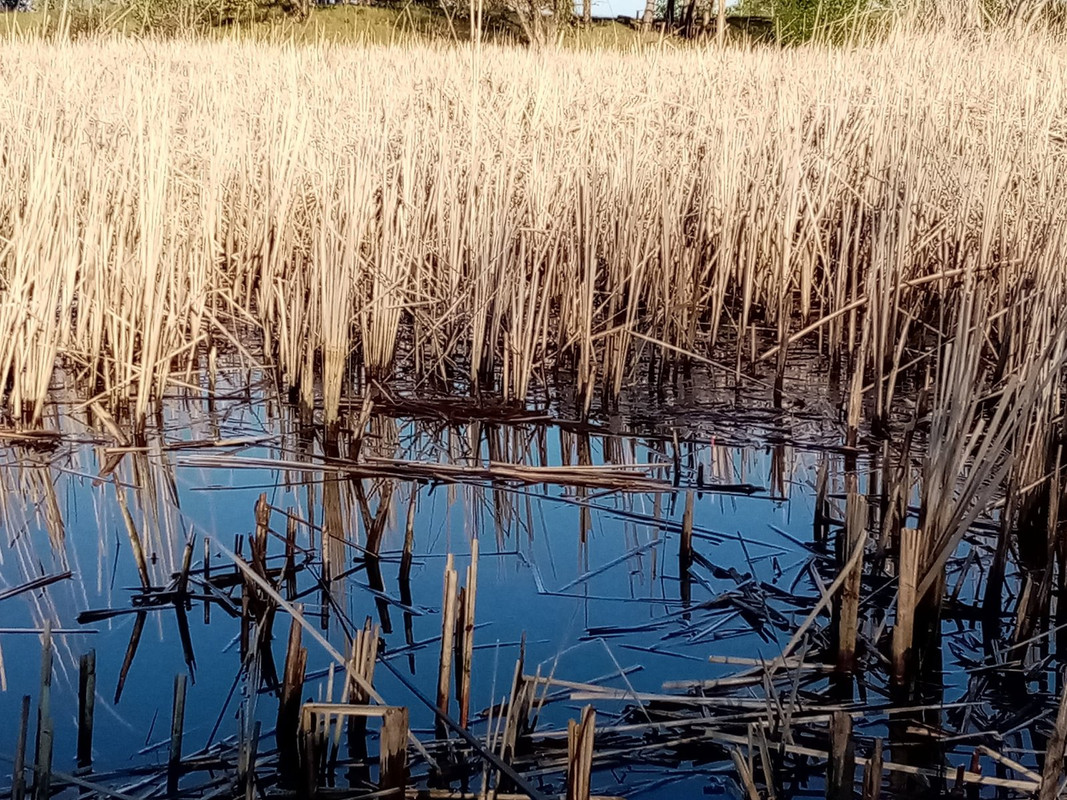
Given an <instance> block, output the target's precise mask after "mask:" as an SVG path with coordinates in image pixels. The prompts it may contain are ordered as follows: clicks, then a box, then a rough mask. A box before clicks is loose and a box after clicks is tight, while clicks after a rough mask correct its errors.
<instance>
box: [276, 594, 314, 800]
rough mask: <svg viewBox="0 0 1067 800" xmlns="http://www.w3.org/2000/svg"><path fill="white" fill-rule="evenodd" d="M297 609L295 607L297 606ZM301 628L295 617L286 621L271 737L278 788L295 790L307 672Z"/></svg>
mask: <svg viewBox="0 0 1067 800" xmlns="http://www.w3.org/2000/svg"><path fill="white" fill-rule="evenodd" d="M297 608H298V609H299V608H300V607H299V606H298V607H297ZM302 631H303V627H302V626H301V625H300V623H299V622H298V621H297V619H296V617H293V618H291V619H290V620H289V640H288V645H287V647H286V651H285V669H284V672H283V677H282V690H281V697H280V698H279V701H278V722H277V726H276V728H275V731H276V732H275V738H276V739H277V743H278V771H279V773H280V774H281V778H282V785H283V786H286V787H295V786H296V785H297V783H298V781H299V776H300V769H299V765H300V743H299V738H298V737H299V733H300V703H301V700H302V698H303V693H304V676H305V674H306V671H307V656H308V653H307V649H306V648H304V647H303V646H302V645H301V632H302Z"/></svg>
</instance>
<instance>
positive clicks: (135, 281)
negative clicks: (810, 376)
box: [0, 34, 1067, 421]
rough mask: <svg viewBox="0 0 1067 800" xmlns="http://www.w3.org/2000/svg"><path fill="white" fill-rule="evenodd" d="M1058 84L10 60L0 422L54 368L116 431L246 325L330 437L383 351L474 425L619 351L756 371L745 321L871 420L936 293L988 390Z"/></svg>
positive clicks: (1038, 61) (1, 69)
mask: <svg viewBox="0 0 1067 800" xmlns="http://www.w3.org/2000/svg"><path fill="white" fill-rule="evenodd" d="M1065 55H1067V46H1064V45H1063V44H1061V43H1057V42H1054V41H1051V40H1047V39H1042V38H1032V39H1026V40H1019V39H1012V38H1004V39H994V40H987V41H983V42H978V43H975V42H959V41H954V40H951V39H949V38H940V37H931V36H920V35H914V34H909V35H901V36H898V37H895V38H893V39H891V40H890V41H888V42H886V43H883V44H878V45H872V46H869V47H864V48H859V49H854V50H843V49H842V50H826V49H818V48H813V49H798V50H791V51H782V52H779V51H775V50H771V49H765V50H753V51H749V52H745V51H733V50H731V51H729V52H727V53H726V54H725V55H720V54H718V53H717V52H710V51H709V52H699V51H694V50H686V51H682V52H670V51H650V52H645V53H634V54H622V55H619V54H607V53H599V54H593V55H590V54H568V53H555V54H552V55H549V56H538V55H535V54H531V53H526V52H523V51H518V50H505V49H493V48H485V49H482V50H479V51H476V52H472V51H470V50H466V49H448V48H434V47H416V46H411V47H398V48H394V49H374V48H365V49H357V48H343V47H334V46H321V47H316V48H291V47H283V46H267V45H263V44H250V43H203V42H181V41H179V42H167V43H154V42H147V43H135V42H129V41H88V42H84V43H76V44H51V43H42V42H36V41H29V42H10V43H7V44H6V45H5V52H4V57H3V59H2V62H0V237H2V238H0V248H2V249H0V280H2V287H3V288H2V298H3V302H2V305H0V385H2V386H4V387H6V392H5V396H6V403H5V405H6V409H7V411H8V412H9V413H10V414H11V415H12V416H14V417H17V418H23V419H28V420H31V421H32V420H34V419H39V418H40V416H41V413H42V404H43V403H44V401H45V400H46V398H47V396H48V389H49V384H50V381H52V380H53V379H54V374H55V373H54V367H55V365H56V364H57V362H62V363H66V364H67V365H68V369H67V370H64V372H63V375H64V376H77V377H80V379H81V380H82V383H81V385H82V386H84V387H85V388H84V391H85V393H86V395H87V396H98V397H100V398H102V399H106V400H108V401H109V402H111V403H112V405H123V404H125V403H128V404H129V410H130V411H131V412H132V416H133V418H134V419H140V420H143V418H144V417H145V415H146V414H147V412H148V410H149V408H150V404H151V402H152V401H153V399H154V398H155V397H158V396H159V395H160V394H161V392H162V390H163V388H164V387H165V386H166V385H167V383H168V381H169V380H180V381H186V382H187V381H189V380H190V379H191V378H192V375H193V370H195V369H196V368H197V367H198V366H199V364H200V363H201V362H200V359H201V357H202V355H203V354H204V353H206V352H207V350H208V348H209V347H210V346H211V344H212V342H214V341H219V342H222V341H226V340H228V341H229V342H230V343H231V344H237V341H236V340H237V338H238V337H237V334H236V333H235V331H236V330H237V328H238V326H239V325H240V324H241V323H244V322H251V323H254V324H255V325H257V326H260V327H261V328H262V330H263V336H264V341H265V344H266V347H265V348H264V349H265V352H266V353H267V355H268V356H269V357H270V358H271V359H272V360H273V361H274V363H275V364H276V366H277V367H278V369H279V371H280V377H281V378H282V379H283V380H284V381H285V383H286V384H288V385H290V386H293V387H299V389H300V391H301V394H302V397H303V399H304V400H305V401H307V402H308V403H309V404H310V403H311V402H312V401H313V400H314V398H315V397H316V394H317V393H319V392H321V396H322V398H323V400H324V403H325V407H326V411H327V416H329V417H332V416H335V415H336V412H337V409H338V405H339V403H340V398H341V396H342V394H343V385H344V381H345V380H346V378H347V377H349V376H350V372H349V368H350V365H351V364H359V365H361V366H362V367H364V368H365V369H366V370H367V371H368V373H369V374H372V375H376V376H386V375H388V373H389V370H391V369H393V368H394V367H395V361H396V358H397V355H398V342H403V343H404V357H405V358H406V359H408V360H409V363H408V364H407V367H408V369H409V371H411V372H413V373H414V374H416V375H418V376H422V377H425V376H430V375H445V374H448V373H449V371H450V370H453V371H454V370H455V369H456V368H457V367H458V369H459V370H461V371H465V372H467V373H468V374H469V376H470V378H471V380H472V381H474V382H476V383H479V385H480V386H482V387H483V388H486V389H490V390H494V391H497V392H499V393H500V394H502V395H503V396H504V397H505V398H524V397H526V396H527V394H528V392H529V391H530V390H531V387H533V386H535V385H536V384H537V382H538V381H540V380H541V379H542V377H543V374H544V370H545V369H546V367H550V366H551V365H553V364H555V363H558V360H559V359H560V357H561V356H563V357H566V359H567V363H568V364H573V367H574V369H575V374H576V378H577V382H578V385H579V387H580V389H581V391H582V392H583V393H584V397H585V400H586V403H587V404H588V401H589V398H590V397H591V396H592V393H593V391H594V387H596V386H597V385H602V386H603V387H604V388H605V389H607V390H608V391H609V393H610V392H611V391H616V392H617V391H618V390H619V388H620V387H621V386H622V385H623V384H624V383H625V382H626V381H627V379H628V378H629V377H630V374H631V370H632V369H633V366H634V364H635V363H636V358H635V356H636V355H637V354H638V351H644V352H646V353H647V352H648V351H650V350H656V351H658V352H659V353H661V354H663V355H667V356H670V355H672V354H675V353H677V352H678V351H679V350H683V351H693V352H698V353H706V352H707V349H708V347H709V345H711V344H713V343H714V342H715V340H717V339H720V338H722V337H723V336H724V335H726V334H729V336H730V337H731V338H732V339H733V338H736V340H737V341H740V342H743V343H745V344H744V346H743V347H742V346H739V347H738V363H739V364H740V363H741V361H742V360H743V359H742V356H744V360H748V359H751V358H752V357H754V356H755V357H758V356H759V355H760V353H758V352H756V350H755V345H754V344H752V342H754V341H755V338H754V337H750V335H749V334H750V333H751V332H752V331H753V326H754V325H755V324H756V323H759V324H761V325H769V326H771V327H772V329H774V330H776V331H777V334H776V336H777V340H778V341H779V342H789V341H790V337H792V338H794V339H795V338H796V336H797V334H798V332H803V331H804V330H810V331H811V332H810V333H809V334H808V336H810V337H811V338H813V339H815V338H816V337H817V338H818V342H819V346H820V347H821V348H822V349H823V350H825V351H827V352H829V353H831V354H833V355H841V354H847V355H851V356H853V358H854V361H853V363H857V364H859V365H860V366H862V367H864V369H861V370H859V371H857V375H859V376H860V378H863V377H864V376H866V378H867V379H868V381H869V383H868V385H867V387H866V390H864V387H863V386H862V385H859V384H861V383H862V381H860V380H857V381H855V382H854V383H856V384H857V386H856V387H855V390H854V398H855V401H854V403H853V413H852V415H851V418H852V421H855V420H856V419H858V417H859V409H860V407H861V406H862V405H863V400H864V399H865V395H864V394H863V392H864V391H866V392H867V395H866V396H867V397H869V398H870V399H873V401H874V408H875V411H874V413H875V415H876V416H877V415H879V414H884V413H886V411H887V409H888V408H889V405H890V403H891V401H892V396H893V392H894V383H895V380H896V375H897V367H900V366H902V365H906V364H908V363H910V362H911V361H913V360H915V359H919V360H920V361H921V359H922V356H923V349H922V347H921V346H920V345H919V344H917V343H918V342H920V341H925V342H928V341H929V335H930V334H931V333H933V334H935V337H936V338H938V339H939V338H940V337H941V336H951V335H952V333H953V325H954V323H955V320H956V319H957V318H958V317H959V313H958V309H957V307H958V304H959V302H960V298H961V297H966V296H972V295H974V296H977V297H978V298H979V300H978V302H977V306H978V308H977V309H976V310H975V311H974V314H973V315H972V316H973V317H976V318H977V319H979V320H980V322H979V325H980V326H981V331H982V336H981V337H976V338H983V337H984V338H985V339H987V340H989V341H991V343H992V344H994V346H996V345H997V344H998V343H999V342H1000V340H1001V337H1000V332H1003V331H1007V330H1009V329H1010V330H1013V331H1014V332H1015V334H1016V335H1014V336H1013V338H1012V341H1013V344H1012V346H1011V348H1010V351H1011V352H1010V353H1009V354H1008V363H1009V366H1010V367H1012V368H1015V367H1018V366H1019V365H1020V364H1021V361H1020V359H1022V360H1025V357H1026V356H1025V353H1026V352H1033V348H1032V347H1029V345H1027V344H1026V343H1027V340H1028V339H1029V340H1030V342H1031V343H1033V342H1038V343H1040V342H1041V341H1044V340H1045V339H1046V338H1047V336H1048V333H1049V331H1050V330H1051V328H1050V327H1049V326H1052V327H1056V326H1058V325H1059V322H1058V320H1057V315H1058V308H1059V306H1060V305H1061V303H1060V301H1059V298H1060V297H1061V296H1062V292H1063V284H1064V275H1065V273H1064V271H1063V268H1062V265H1063V264H1064V263H1067V241H1065V239H1064V233H1065V231H1067V226H1065V225H1064V222H1065V219H1064V217H1065V215H1067V144H1065V137H1067V93H1065V89H1064V75H1065V70H1064V56H1065ZM961 286H963V287H964V291H960V287H961ZM997 314H999V316H996V315H997ZM990 315H994V316H990ZM820 321H821V324H820ZM1035 323H1036V324H1035ZM994 329H995V330H994ZM924 337H925V338H924ZM750 348H751V350H750ZM742 350H745V352H744V353H743V354H742V352H741V351H742ZM783 353H784V349H783ZM763 355H764V356H770V355H771V354H770V353H764V354H763ZM1009 373H1010V370H1009ZM872 378H873V381H872V380H871V379H872Z"/></svg>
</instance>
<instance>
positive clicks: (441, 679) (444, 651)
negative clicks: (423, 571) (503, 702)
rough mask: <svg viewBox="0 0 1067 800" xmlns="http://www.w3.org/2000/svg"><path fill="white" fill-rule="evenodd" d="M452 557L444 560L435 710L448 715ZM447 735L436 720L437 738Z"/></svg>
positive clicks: (453, 620)
mask: <svg viewBox="0 0 1067 800" xmlns="http://www.w3.org/2000/svg"><path fill="white" fill-rule="evenodd" d="M453 563H454V561H453V557H452V554H451V553H449V554H448V557H447V559H446V560H445V576H444V591H443V596H442V602H441V658H440V661H439V667H438V670H437V708H438V709H439V710H440V711H441V713H442V714H445V715H447V714H448V705H449V703H448V700H449V698H450V697H451V691H450V684H451V681H452V654H453V652H454V650H455V639H456V600H457V597H456V582H457V580H458V577H457V575H456V570H455V568H454V567H453ZM447 735H448V729H447V728H446V727H445V725H444V722H443V721H441V719H440V718H439V719H438V720H437V737H438V738H439V739H443V738H444V737H445V736H447Z"/></svg>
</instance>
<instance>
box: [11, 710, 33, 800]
mask: <svg viewBox="0 0 1067 800" xmlns="http://www.w3.org/2000/svg"><path fill="white" fill-rule="evenodd" d="M29 727H30V696H29V695H24V696H23V698H22V713H21V715H20V716H19V734H18V739H16V740H15V766H14V768H13V769H12V771H11V800H25V797H26V736H27V735H28V733H29Z"/></svg>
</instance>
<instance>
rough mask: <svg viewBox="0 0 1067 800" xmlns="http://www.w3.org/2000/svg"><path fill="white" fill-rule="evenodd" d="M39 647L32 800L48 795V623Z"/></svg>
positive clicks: (51, 733)
mask: <svg viewBox="0 0 1067 800" xmlns="http://www.w3.org/2000/svg"><path fill="white" fill-rule="evenodd" d="M43 640H44V641H43V643H42V647H41V688H40V694H39V695H38V697H37V738H36V741H35V744H34V758H33V763H34V781H33V797H34V800H49V798H50V797H51V795H52V739H53V736H54V728H53V723H52V622H51V620H47V621H45V624H44V636H43Z"/></svg>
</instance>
